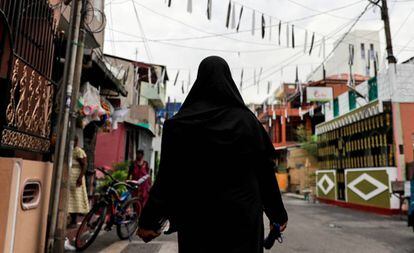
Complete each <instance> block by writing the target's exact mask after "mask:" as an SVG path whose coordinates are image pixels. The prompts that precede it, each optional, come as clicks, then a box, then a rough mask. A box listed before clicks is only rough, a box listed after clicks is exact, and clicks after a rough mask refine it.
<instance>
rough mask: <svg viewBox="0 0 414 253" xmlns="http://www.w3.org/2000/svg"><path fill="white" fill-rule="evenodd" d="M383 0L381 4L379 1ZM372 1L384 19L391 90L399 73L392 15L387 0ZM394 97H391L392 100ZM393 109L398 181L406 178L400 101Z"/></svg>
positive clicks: (394, 104)
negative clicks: (393, 42) (394, 48)
mask: <svg viewBox="0 0 414 253" xmlns="http://www.w3.org/2000/svg"><path fill="white" fill-rule="evenodd" d="M380 1H381V5H379V2H380ZM370 2H371V3H373V4H375V5H377V6H378V7H379V8H380V9H381V19H382V20H383V21H384V30H385V40H386V43H387V60H388V75H389V81H390V86H391V88H390V90H391V91H392V90H393V89H395V79H396V74H397V66H396V63H397V59H396V58H395V56H394V52H393V47H392V38H391V27H390V17H389V14H388V5H387V0H376V1H373V0H370ZM392 100H393V98H392V97H391V101H392ZM392 110H393V115H394V121H393V127H394V139H395V145H396V150H395V153H394V154H395V161H396V164H397V168H398V177H397V180H398V181H403V180H405V167H406V166H405V155H404V148H403V147H404V136H403V129H402V121H401V111H400V103H399V102H395V101H392Z"/></svg>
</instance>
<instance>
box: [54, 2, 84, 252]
mask: <svg viewBox="0 0 414 253" xmlns="http://www.w3.org/2000/svg"><path fill="white" fill-rule="evenodd" d="M87 2H88V0H81V6H82V7H81V17H80V19H81V20H80V25H79V37H78V43H77V50H76V61H75V71H74V76H73V86H72V95H71V105H70V112H69V128H68V133H67V134H68V137H67V141H66V152H65V154H66V156H65V159H64V164H63V174H62V184H61V188H60V192H61V194H60V202H59V208H58V216H57V219H58V220H57V227H56V235H55V250H54V251H53V252H56V253H64V251H65V249H64V244H65V238H66V225H67V224H66V223H67V216H68V199H69V182H70V171H71V167H72V154H73V146H74V140H75V134H76V119H77V112H76V109H77V101H78V97H79V89H80V86H81V76H82V67H83V54H84V48H85V47H84V43H85V36H86V34H85V21H84V17H85V5H86V3H87Z"/></svg>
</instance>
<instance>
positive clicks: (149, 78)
mask: <svg viewBox="0 0 414 253" xmlns="http://www.w3.org/2000/svg"><path fill="white" fill-rule="evenodd" d="M148 83H149V84H152V76H151V67H149V68H148Z"/></svg>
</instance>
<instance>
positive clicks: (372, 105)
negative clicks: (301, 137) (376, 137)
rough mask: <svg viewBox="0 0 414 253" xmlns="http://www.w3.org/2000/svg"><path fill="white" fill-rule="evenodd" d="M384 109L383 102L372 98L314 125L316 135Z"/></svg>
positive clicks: (373, 114)
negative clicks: (366, 102)
mask: <svg viewBox="0 0 414 253" xmlns="http://www.w3.org/2000/svg"><path fill="white" fill-rule="evenodd" d="M383 111H384V107H383V102H382V101H380V100H374V101H372V102H369V103H368V104H366V105H363V106H361V107H359V108H357V109H355V110H353V111H350V112H348V113H346V114H344V115H341V116H339V117H337V118H334V119H332V120H330V121H327V122H323V123H320V124H318V125H317V126H316V128H315V129H316V135H320V134H324V133H326V132H329V131H332V130H335V129H338V128H341V127H343V126H347V125H350V124H352V123H354V122H357V121H360V120H363V119H365V118H369V117H372V116H375V115H378V114H380V113H382V112H383Z"/></svg>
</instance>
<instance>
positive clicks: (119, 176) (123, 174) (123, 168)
mask: <svg viewBox="0 0 414 253" xmlns="http://www.w3.org/2000/svg"><path fill="white" fill-rule="evenodd" d="M130 164H131V163H130V162H129V161H125V162H120V163H116V164H114V166H113V167H114V170H112V171H107V172H108V173H109V174H110V175H111V176H112V177H113V178H114V179H116V180H118V181H120V182H124V181H125V180H126V179H127V177H128V170H129V166H130ZM110 182H111V178H109V177H108V176H106V177H104V178H103V179H101V180H99V182H98V191H101V190H102V188H104V187H106V186H108V185H109V183H110ZM118 190H119V191H120V192H124V191H126V190H127V189H126V188H125V186H121V187H119V189H118Z"/></svg>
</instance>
